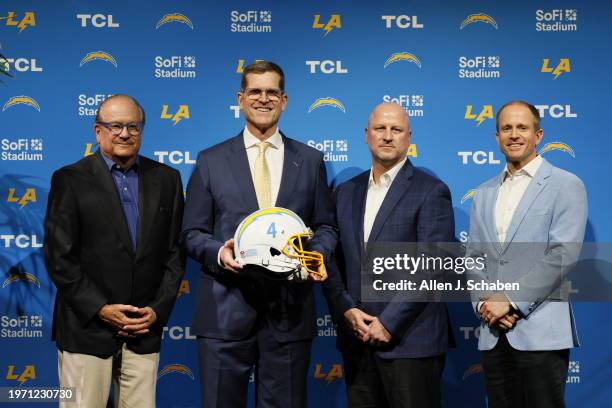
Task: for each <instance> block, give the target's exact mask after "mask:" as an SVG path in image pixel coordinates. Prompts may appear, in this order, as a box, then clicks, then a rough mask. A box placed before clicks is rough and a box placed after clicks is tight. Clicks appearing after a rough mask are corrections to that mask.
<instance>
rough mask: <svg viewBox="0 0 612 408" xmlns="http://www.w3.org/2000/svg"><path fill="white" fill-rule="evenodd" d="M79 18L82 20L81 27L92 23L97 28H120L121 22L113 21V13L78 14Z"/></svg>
mask: <svg viewBox="0 0 612 408" xmlns="http://www.w3.org/2000/svg"><path fill="white" fill-rule="evenodd" d="M76 18H77V20H80V21H81V27H87V26H88V25H91V26H92V27H95V28H104V27H106V28H118V27H119V23H115V22H114V21H113V15H112V14H77V15H76Z"/></svg>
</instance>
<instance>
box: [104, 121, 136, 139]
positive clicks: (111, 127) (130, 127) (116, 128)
mask: <svg viewBox="0 0 612 408" xmlns="http://www.w3.org/2000/svg"><path fill="white" fill-rule="evenodd" d="M96 124H98V125H100V126H104V127H105V128H106V129H108V131H109V132H110V133H111V135H113V136H119V135H120V134H121V132H123V129H124V128H125V129H127V131H128V133H129V134H130V135H132V136H138V135H139V134H140V132H142V127H143V124H142V123H140V122H132V123H126V124H125V125H124V124H123V123H119V122H96Z"/></svg>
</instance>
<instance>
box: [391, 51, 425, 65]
mask: <svg viewBox="0 0 612 408" xmlns="http://www.w3.org/2000/svg"><path fill="white" fill-rule="evenodd" d="M400 61H405V62H410V63H413V64H414V65H416V66H417V67H419V68H421V60H420V59H419V58H418V57H417V56H416V55H414V54H412V53H410V52H407V51H402V52H395V53H393V54H391V55H389V57H388V58H387V59H386V60H385V65H384V67H385V68H387V67H388V66H389V65H391V64H394V63H396V62H400Z"/></svg>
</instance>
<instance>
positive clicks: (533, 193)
mask: <svg viewBox="0 0 612 408" xmlns="http://www.w3.org/2000/svg"><path fill="white" fill-rule="evenodd" d="M551 171H552V166H551V165H550V164H548V162H547V161H544V159H542V164H541V165H540V168H539V169H538V171H537V172H536V174H535V175H534V177H533V180H531V182H530V183H529V186H528V187H527V190H525V194H523V198H521V201H520V202H519V205H518V207H517V208H516V211H515V212H514V215H513V216H512V222H510V227H508V233H507V234H506V242H504V245H503V246H502V252H503V251H505V250H506V249H507V248H508V244H509V243H510V242H512V239H513V238H514V235H515V234H516V231H517V230H518V227H519V226H520V225H521V222H523V218H525V215H527V212H528V211H529V208H531V205H532V204H533V202H534V201H535V199H536V198H537V197H538V195H539V194H540V193H541V192H542V190H543V189H544V187H545V186H546V184H547V179H548V177H549V176H550V173H551Z"/></svg>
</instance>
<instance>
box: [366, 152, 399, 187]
mask: <svg viewBox="0 0 612 408" xmlns="http://www.w3.org/2000/svg"><path fill="white" fill-rule="evenodd" d="M406 159H407V158H406V157H405V158H404V160H402V161H401V162H399V163H397V164H396V165H395V166H393V167H391V169H390V170H388V171H386V172H385V173H383V174H381V175H380V177H379V180H378V181H379V183H378V184H379V186H383V187H389V186H390V185H391V183H393V180H395V177H396V176H397V174H398V173H399V171H400V170H401V168H402V167H403V166H404V163H406ZM374 185H376V184H375V183H374V177H373V176H372V169H370V179H369V180H368V188H370V187H372V186H374Z"/></svg>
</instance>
